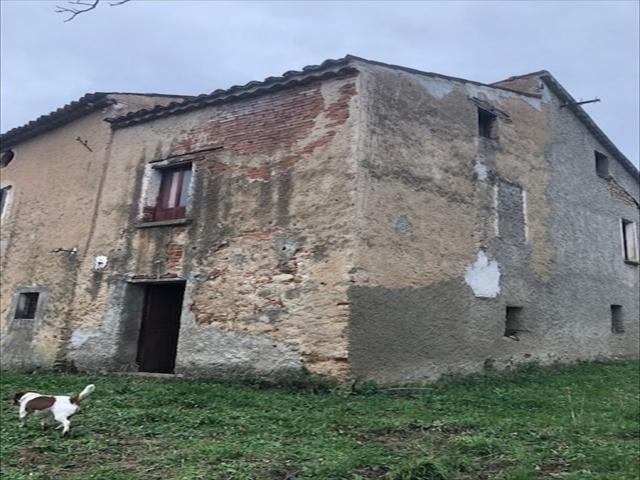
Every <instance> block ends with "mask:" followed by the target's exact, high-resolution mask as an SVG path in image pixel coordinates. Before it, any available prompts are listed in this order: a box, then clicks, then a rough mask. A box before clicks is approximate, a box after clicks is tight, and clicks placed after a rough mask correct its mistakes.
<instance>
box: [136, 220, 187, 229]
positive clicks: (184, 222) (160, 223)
mask: <svg viewBox="0 0 640 480" xmlns="http://www.w3.org/2000/svg"><path fill="white" fill-rule="evenodd" d="M190 223H191V219H190V218H176V219H174V220H160V221H157V222H142V223H138V224H137V225H136V228H154V227H177V226H179V225H188V224H190Z"/></svg>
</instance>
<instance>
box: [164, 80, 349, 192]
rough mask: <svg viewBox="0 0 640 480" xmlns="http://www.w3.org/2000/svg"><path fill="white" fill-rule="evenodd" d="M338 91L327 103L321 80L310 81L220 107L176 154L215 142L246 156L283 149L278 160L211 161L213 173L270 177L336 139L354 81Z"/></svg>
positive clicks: (185, 139)
mask: <svg viewBox="0 0 640 480" xmlns="http://www.w3.org/2000/svg"><path fill="white" fill-rule="evenodd" d="M338 91H339V94H340V96H339V97H338V98H337V99H336V100H335V101H333V102H331V103H329V104H328V105H327V104H326V102H325V99H324V98H323V95H322V92H321V86H320V84H312V85H305V86H300V87H295V88H292V89H289V90H285V91H281V92H276V93H274V94H271V95H265V96H261V97H257V98H254V99H249V100H245V101H239V102H237V103H234V104H230V105H225V106H221V107H219V108H216V109H215V110H214V113H213V114H212V118H211V119H210V120H209V122H207V123H206V124H203V125H199V126H197V127H195V128H193V129H191V130H190V131H189V132H187V133H186V134H184V136H183V138H182V139H181V140H180V141H178V143H177V144H176V147H175V148H174V150H173V152H172V155H180V154H185V153H188V152H191V151H196V150H201V149H206V148H211V147H216V146H220V147H223V148H224V150H225V152H230V153H233V154H236V155H242V156H251V155H273V154H275V153H280V154H282V153H284V154H285V156H284V158H281V159H279V160H278V161H276V162H269V163H263V164H260V165H256V166H247V165H237V164H230V163H223V162H220V161H213V162H211V163H210V164H209V171H210V173H211V174H212V175H225V174H239V175H247V176H248V177H250V178H252V179H258V180H266V179H268V178H269V177H270V176H271V175H273V174H274V173H278V172H282V171H285V170H288V169H290V168H291V167H292V166H293V165H295V164H296V163H297V162H298V161H300V160H301V159H302V158H304V157H305V156H307V155H309V154H311V153H313V152H314V151H315V150H316V149H317V148H320V147H322V146H324V145H326V144H328V143H329V142H330V141H331V140H332V139H333V137H334V136H335V135H336V128H337V127H339V126H340V125H343V124H344V123H345V122H346V121H347V119H348V118H349V102H350V100H351V98H352V97H353V96H354V95H355V94H356V84H355V82H350V83H347V84H345V85H343V86H342V87H340V89H339V90H338Z"/></svg>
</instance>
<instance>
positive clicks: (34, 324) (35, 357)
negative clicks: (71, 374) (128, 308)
mask: <svg viewBox="0 0 640 480" xmlns="http://www.w3.org/2000/svg"><path fill="white" fill-rule="evenodd" d="M112 98H113V99H114V100H115V103H114V104H112V105H109V106H107V107H105V108H104V109H101V110H97V111H95V112H91V113H89V114H87V115H85V116H83V117H81V118H79V119H77V120H74V121H72V122H70V123H67V124H65V125H62V126H60V127H58V128H56V129H54V130H51V131H48V132H45V133H42V134H40V135H38V136H36V137H34V138H31V139H28V140H25V141H23V142H21V143H19V144H17V145H15V146H12V147H11V149H12V150H13V151H14V153H15V156H14V158H13V160H12V161H11V162H10V163H9V164H8V165H7V166H6V167H3V168H2V170H1V172H0V175H1V179H2V180H1V181H2V187H5V186H8V185H10V186H11V189H10V191H9V195H10V202H9V204H8V208H7V209H6V211H5V212H4V213H3V216H2V228H1V229H0V237H1V243H2V252H1V253H2V259H1V265H0V267H1V270H2V282H1V302H0V303H1V313H0V331H1V334H2V340H1V341H2V348H1V351H2V358H1V361H2V367H3V368H7V369H32V368H38V367H45V368H46V367H51V366H53V365H54V363H55V362H56V360H61V359H62V358H63V357H64V352H62V351H61V349H60V348H61V345H63V344H64V343H65V340H66V336H67V334H68V331H67V326H68V319H69V318H70V315H71V306H72V305H73V303H74V298H75V287H76V276H77V274H78V266H79V264H80V263H81V262H82V260H83V258H84V254H85V247H86V244H87V242H88V240H89V237H90V235H91V229H92V225H93V223H94V221H95V218H96V214H97V212H96V208H95V207H96V200H97V192H99V191H100V188H101V180H102V178H103V176H104V169H105V152H106V150H107V149H108V146H109V142H110V138H111V130H110V128H109V126H108V125H107V124H106V123H105V122H104V121H103V119H104V118H106V117H111V116H116V115H119V114H123V113H127V112H128V111H130V110H131V109H132V108H138V107H139V106H141V105H144V106H150V105H153V104H157V103H168V102H169V101H172V100H177V98H172V97H155V98H146V97H142V98H140V97H139V96H137V95H113V96H112ZM78 137H79V138H81V139H82V140H83V141H86V142H87V146H88V147H89V148H90V149H91V151H90V150H89V149H88V148H86V147H85V146H83V145H82V144H81V143H80V142H79V141H77V140H76V138H78ZM60 249H62V250H60ZM24 291H39V292H40V301H39V305H38V312H37V315H36V318H35V319H33V320H26V319H24V320H19V319H14V318H13V316H14V312H15V307H16V300H17V295H18V293H19V292H24Z"/></svg>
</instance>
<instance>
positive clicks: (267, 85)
mask: <svg viewBox="0 0 640 480" xmlns="http://www.w3.org/2000/svg"><path fill="white" fill-rule="evenodd" d="M355 62H362V63H366V64H369V65H376V66H381V67H385V68H391V69H394V70H401V71H404V72H408V73H413V74H418V75H425V76H430V77H438V78H443V79H446V80H451V81H456V82H464V83H472V84H475V85H481V86H485V87H491V88H498V89H500V90H508V91H510V92H514V93H518V94H520V95H526V96H532V97H538V96H539V95H536V94H529V93H526V92H522V91H519V90H514V89H511V88H508V87H502V86H499V85H487V84H485V83H481V82H476V81H473V80H466V79H463V78H457V77H450V76H447V75H442V74H439V73H433V72H424V71H421V70H416V69H413V68H408V67H402V66H400V65H392V64H388V63H383V62H378V61H375V60H367V59H366V58H362V57H357V56H355V55H346V56H345V57H343V58H339V59H336V60H334V59H328V60H325V61H324V62H322V63H321V64H320V65H307V66H306V67H304V68H303V69H302V70H289V71H287V72H285V73H283V74H282V75H281V76H279V77H268V78H266V79H264V80H262V81H252V82H249V83H247V84H245V85H234V86H232V87H230V88H227V89H218V90H215V91H213V92H211V93H208V94H203V95H198V96H197V97H193V98H191V99H189V100H186V101H184V102H174V103H169V104H167V105H157V106H155V107H153V108H149V109H143V110H137V111H135V112H130V113H128V114H127V115H122V116H119V117H115V118H109V119H107V121H108V122H110V123H111V125H112V126H113V128H122V127H127V126H130V125H135V124H138V123H144V122H148V121H150V120H154V119H156V118H161V117H167V116H170V115H177V114H180V113H185V112H188V111H192V110H197V109H200V108H203V107H206V106H208V105H217V104H220V103H225V102H228V101H233V100H237V99H239V98H245V97H249V96H254V95H261V94H264V93H266V92H270V91H274V90H280V89H284V88H289V87H291V86H294V85H300V84H303V83H307V82H310V81H315V80H319V79H323V78H329V77H334V76H340V75H348V74H353V73H357V71H358V70H357V68H356V67H355V66H354V63H355Z"/></svg>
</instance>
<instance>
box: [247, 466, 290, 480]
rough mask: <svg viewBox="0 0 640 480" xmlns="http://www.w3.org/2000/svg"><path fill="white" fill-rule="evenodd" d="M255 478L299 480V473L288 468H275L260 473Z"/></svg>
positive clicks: (262, 479)
mask: <svg viewBox="0 0 640 480" xmlns="http://www.w3.org/2000/svg"><path fill="white" fill-rule="evenodd" d="M254 477H255V478H256V479H261V480H297V479H298V472H296V471H294V470H288V469H286V468H275V469H273V470H267V471H260V472H258V473H257V474H255V475H254Z"/></svg>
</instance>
